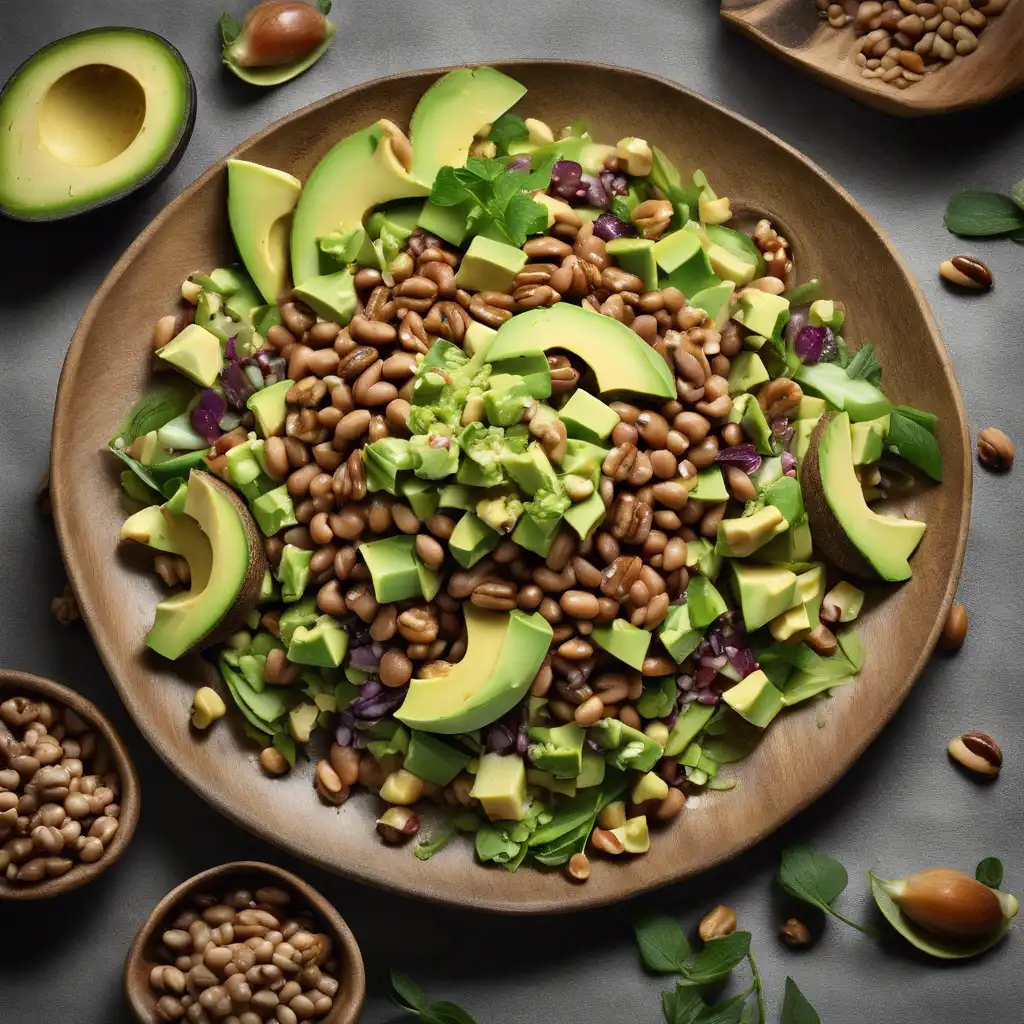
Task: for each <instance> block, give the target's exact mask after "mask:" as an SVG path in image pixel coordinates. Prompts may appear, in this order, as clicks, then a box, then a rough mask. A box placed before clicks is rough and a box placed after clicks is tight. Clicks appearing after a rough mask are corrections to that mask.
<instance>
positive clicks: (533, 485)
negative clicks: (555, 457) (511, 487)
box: [501, 441, 558, 495]
mask: <svg viewBox="0 0 1024 1024" xmlns="http://www.w3.org/2000/svg"><path fill="white" fill-rule="evenodd" d="M501 463H502V465H503V466H504V467H505V472H506V473H508V475H509V476H510V477H511V478H512V479H513V480H514V481H515V482H516V483H517V484H518V485H519V487H520V489H521V490H522V491H524V492H525V493H526V494H529V495H534V494H536V493H537V492H538V491H540V490H542V489H544V488H554V487H557V486H558V475H557V474H556V473H555V469H554V467H553V466H552V465H551V462H550V460H549V459H548V457H547V455H545V454H544V449H543V448H542V447H541V446H540V444H538V443H537V442H536V441H534V442H532V443H531V444H530V445H529V446H528V447H527V449H526V451H525V452H523V453H521V454H517V453H514V452H509V453H507V454H505V455H503V456H502V460H501Z"/></svg>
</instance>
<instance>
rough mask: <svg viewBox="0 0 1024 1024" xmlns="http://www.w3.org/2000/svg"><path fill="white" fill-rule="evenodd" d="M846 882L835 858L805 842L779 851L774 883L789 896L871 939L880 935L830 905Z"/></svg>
mask: <svg viewBox="0 0 1024 1024" xmlns="http://www.w3.org/2000/svg"><path fill="white" fill-rule="evenodd" d="M849 881H850V876H849V875H848V874H847V872H846V868H844V867H843V865H842V864H840V863H839V861H837V860H833V858H831V857H828V856H826V855H825V854H823V853H818V851H817V850H814V849H812V848H811V847H810V846H808V845H807V844H806V843H799V844H797V845H796V846H790V847H788V848H787V849H785V850H783V851H782V861H781V863H780V865H779V873H778V882H779V885H780V886H782V888H783V889H784V890H785V891H786V892H788V893H789V895H790V896H794V897H795V898H796V899H798V900H803V902H804V903H810V904H811V906H814V907H817V908H818V909H819V910H822V911H824V912H825V913H826V914H831V915H832V917H834V918H836V919H837V920H839V921H842V922H843V924H848V925H849V926H850V927H851V928H856V929H857V931H859V932H863V933H864V934H865V935H867V936H869V937H870V938H872V939H877V938H880V935H879V933H878V932H877V931H876V930H875V929H874V928H870V927H868V926H867V925H862V924H858V923H857V922H856V921H851V920H850V919H849V918H848V917H844V916H843V915H842V914H840V913H839V911H838V910H836V909H835V908H834V907H833V906H832V904H833V902H835V900H836V899H837V898H838V897H839V894H840V893H841V892H842V891H843V890H844V889H845V888H846V886H847V885H848V884H849Z"/></svg>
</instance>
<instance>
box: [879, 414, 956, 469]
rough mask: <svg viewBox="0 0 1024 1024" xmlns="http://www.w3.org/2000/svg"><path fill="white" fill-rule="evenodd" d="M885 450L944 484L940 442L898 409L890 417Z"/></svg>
mask: <svg viewBox="0 0 1024 1024" xmlns="http://www.w3.org/2000/svg"><path fill="white" fill-rule="evenodd" d="M885 450H886V451H889V452H892V453H893V455H898V456H899V457H900V458H901V459H906V460H907V462H909V463H910V464H911V465H913V466H917V468H918V469H920V470H922V471H923V472H925V473H927V474H928V476H930V477H931V478H932V479H933V480H937V481H938V482H939V483H941V482H942V452H941V451H940V450H939V442H938V441H936V440H935V437H934V435H933V434H931V433H929V431H928V429H927V428H926V427H923V426H922V425H921V424H920V423H918V422H917V421H916V420H913V419H910V418H909V417H908V416H904V415H903V414H902V413H901V412H900V411H899V410H898V409H893V411H892V413H891V415H890V417H889V433H888V434H887V435H886V438H885Z"/></svg>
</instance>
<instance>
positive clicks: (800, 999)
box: [782, 978, 821, 1024]
mask: <svg viewBox="0 0 1024 1024" xmlns="http://www.w3.org/2000/svg"><path fill="white" fill-rule="evenodd" d="M782 1024H821V1018H820V1017H819V1016H818V1015H817V1013H815V1012H814V1007H813V1006H811V1004H810V1003H809V1002H808V1001H807V997H806V996H805V995H804V994H803V992H801V991H800V989H798V988H797V986H796V982H795V981H794V980H793V979H792V978H787V979H786V995H785V997H784V1000H783V1003H782Z"/></svg>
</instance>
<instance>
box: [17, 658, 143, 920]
mask: <svg viewBox="0 0 1024 1024" xmlns="http://www.w3.org/2000/svg"><path fill="white" fill-rule="evenodd" d="M8 687H19V688H21V689H22V690H26V691H28V692H30V693H37V694H39V695H40V696H43V697H46V698H47V699H49V700H52V701H54V702H55V703H59V704H64V705H66V706H67V707H69V708H71V710H72V711H74V712H76V713H77V714H78V715H80V716H81V717H82V718H84V719H85V720H86V721H87V722H89V724H90V725H92V726H93V728H95V729H96V730H97V731H99V732H100V733H101V734H102V735H103V738H104V740H106V742H107V745H108V746H109V748H110V752H111V754H112V755H113V757H114V761H115V763H116V765H117V772H118V774H119V775H120V776H121V795H120V798H119V800H118V803H119V804H120V805H121V815H120V817H119V818H118V821H119V822H120V824H119V825H118V827H117V832H115V833H114V839H113V842H112V843H111V844H110V845H109V846H108V847H107V849H106V851H105V852H104V854H103V856H102V857H101V858H100V859H99V860H98V861H96V862H95V863H93V864H83V863H82V862H81V861H79V862H77V863H76V864H75V866H74V867H73V868H72V869H71V870H70V871H69V872H68V873H67V874H66V875H62V876H61V877H60V878H48V879H46V881H43V882H37V883H35V884H34V885H17V884H11V883H8V882H7V881H6V880H4V878H3V876H0V901H3V900H44V899H50V898H52V897H54V896H60V895H61V894H62V893H65V892H71V891H72V890H74V889H77V888H79V887H80V886H83V885H86V884H87V883H88V882H91V881H92V880H93V879H95V878H98V877H99V876H100V875H102V874H103V872H104V871H106V870H107V868H109V867H110V866H111V865H112V864H115V863H116V862H117V861H118V860H119V859H120V858H121V855H122V854H123V853H124V851H125V850H126V849H127V848H128V844H129V843H130V842H131V840H132V836H133V835H134V834H135V826H136V825H137V824H138V823H139V806H140V804H141V802H142V799H141V795H140V791H139V777H138V774H137V773H136V771H135V765H134V764H133V762H132V758H131V754H129V753H128V748H127V747H126V746H125V745H124V743H123V741H122V740H121V737H120V736H119V735H118V734H117V730H115V729H114V727H113V726H112V725H111V724H110V722H109V721H108V719H107V717H106V716H105V715H104V714H103V712H102V711H100V709H99V708H98V707H96V705H95V704H93V702H92V701H91V700H89V699H88V698H86V697H83V696H82V695H81V694H80V693H78V691H77V690H72V689H71V688H70V687H67V686H63V685H62V684H61V683H55V682H54V681H53V680H52V679H47V678H45V677H44V676H37V675H33V674H32V673H30V672H19V671H16V670H14V669H0V699H6V697H5V696H4V695H3V691H4V689H6V688H8Z"/></svg>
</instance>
